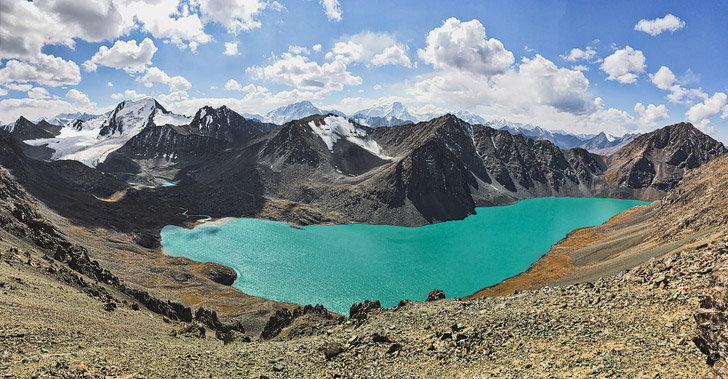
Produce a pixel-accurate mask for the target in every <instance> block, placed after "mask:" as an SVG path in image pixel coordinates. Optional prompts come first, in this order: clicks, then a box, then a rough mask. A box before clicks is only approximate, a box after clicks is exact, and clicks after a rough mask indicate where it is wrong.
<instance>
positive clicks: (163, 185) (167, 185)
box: [162, 182, 176, 187]
mask: <svg viewBox="0 0 728 379" xmlns="http://www.w3.org/2000/svg"><path fill="white" fill-rule="evenodd" d="M174 186H176V184H174V183H171V182H164V183H162V187H174Z"/></svg>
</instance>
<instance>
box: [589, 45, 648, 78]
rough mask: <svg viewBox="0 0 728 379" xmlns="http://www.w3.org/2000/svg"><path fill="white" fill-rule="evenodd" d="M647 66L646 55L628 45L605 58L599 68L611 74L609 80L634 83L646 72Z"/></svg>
mask: <svg viewBox="0 0 728 379" xmlns="http://www.w3.org/2000/svg"><path fill="white" fill-rule="evenodd" d="M645 67H646V65H645V55H644V54H643V53H642V51H640V50H635V49H633V48H632V47H630V46H626V47H625V48H624V49H619V50H617V51H615V52H614V53H613V54H612V55H610V56H608V57H606V58H604V62H603V63H602V65H601V66H600V67H599V68H600V69H601V70H602V71H604V72H605V73H607V74H609V76H608V77H607V80H616V81H618V82H620V83H625V84H628V83H634V82H635V81H636V80H637V78H638V77H639V75H640V74H642V73H643V72H645Z"/></svg>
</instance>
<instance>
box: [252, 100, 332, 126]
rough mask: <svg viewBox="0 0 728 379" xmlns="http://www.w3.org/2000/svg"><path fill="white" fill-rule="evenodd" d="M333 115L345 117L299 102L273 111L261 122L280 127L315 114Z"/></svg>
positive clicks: (308, 103)
mask: <svg viewBox="0 0 728 379" xmlns="http://www.w3.org/2000/svg"><path fill="white" fill-rule="evenodd" d="M329 113H333V114H335V115H337V116H342V117H345V116H346V115H345V114H344V113H342V112H339V111H337V110H330V111H327V110H321V109H319V108H318V107H316V106H315V105H313V104H312V103H311V102H310V101H299V102H297V103H293V104H288V105H286V106H283V107H280V108H278V109H274V110H272V111H270V112H268V114H267V115H265V118H264V119H263V121H265V122H270V123H273V124H278V125H282V124H285V123H287V122H289V121H293V120H299V119H302V118H305V117H308V116H311V115H315V114H321V115H325V114H329Z"/></svg>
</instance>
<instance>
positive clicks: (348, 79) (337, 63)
mask: <svg viewBox="0 0 728 379" xmlns="http://www.w3.org/2000/svg"><path fill="white" fill-rule="evenodd" d="M246 72H248V73H251V74H252V75H253V77H254V78H255V79H267V80H270V81H272V82H275V83H279V84H285V85H287V86H291V87H295V88H298V89H303V90H310V91H341V90H343V89H344V86H345V85H360V84H361V83H362V78H361V77H359V76H354V75H352V74H351V73H350V72H349V71H347V67H346V64H345V63H344V62H342V61H341V60H334V61H333V62H326V63H324V64H318V63H317V62H313V61H309V59H308V57H305V56H302V55H293V54H290V53H283V54H282V55H281V57H280V58H279V59H277V60H275V61H274V62H273V63H272V64H270V65H268V66H262V67H259V66H253V67H249V68H248V69H247V70H246Z"/></svg>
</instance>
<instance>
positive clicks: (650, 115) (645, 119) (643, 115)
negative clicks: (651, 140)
mask: <svg viewBox="0 0 728 379" xmlns="http://www.w3.org/2000/svg"><path fill="white" fill-rule="evenodd" d="M634 111H635V112H637V113H639V115H640V118H639V122H640V123H641V124H643V125H645V126H657V124H658V123H659V122H660V121H662V120H664V119H666V118H667V108H666V107H665V104H660V105H657V106H655V104H648V105H647V106H646V107H645V106H644V105H643V104H642V103H636V104H635V105H634Z"/></svg>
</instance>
